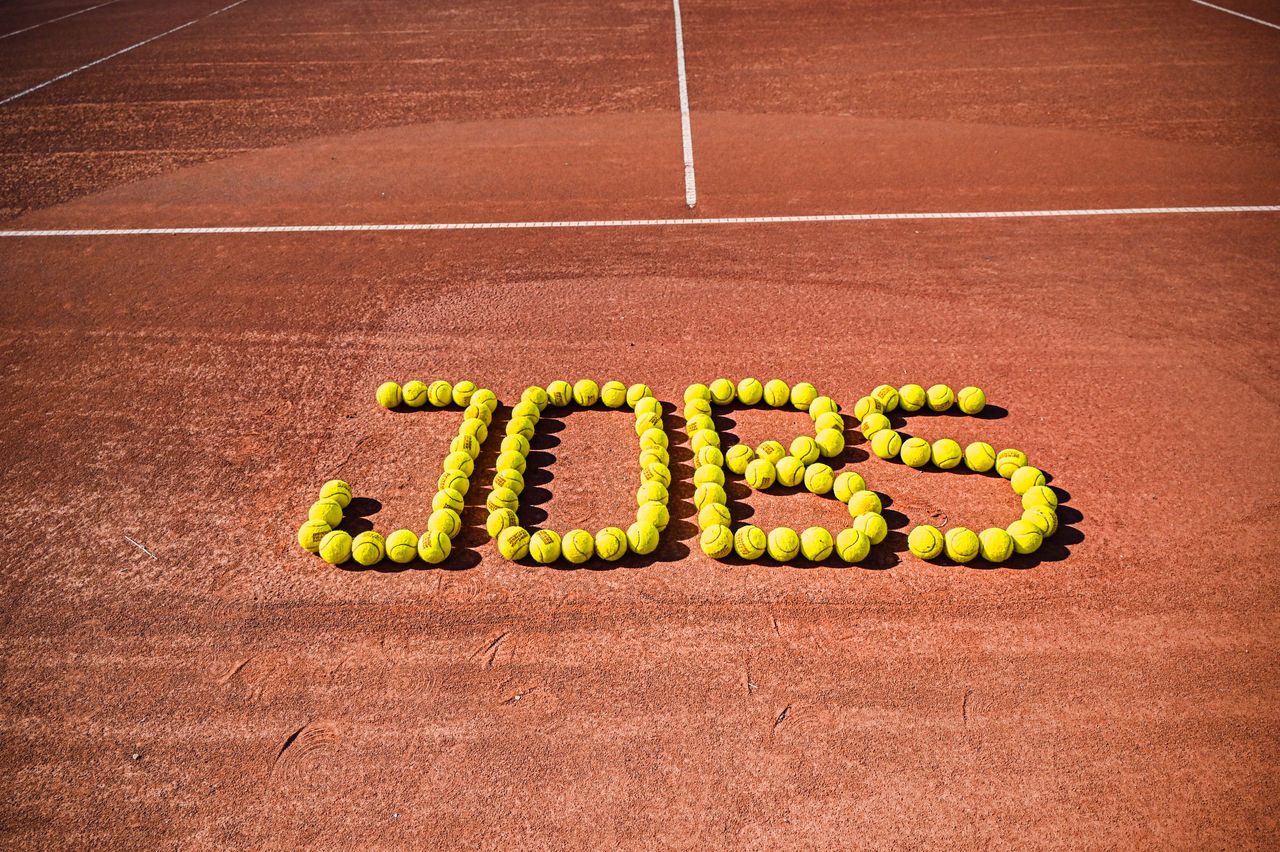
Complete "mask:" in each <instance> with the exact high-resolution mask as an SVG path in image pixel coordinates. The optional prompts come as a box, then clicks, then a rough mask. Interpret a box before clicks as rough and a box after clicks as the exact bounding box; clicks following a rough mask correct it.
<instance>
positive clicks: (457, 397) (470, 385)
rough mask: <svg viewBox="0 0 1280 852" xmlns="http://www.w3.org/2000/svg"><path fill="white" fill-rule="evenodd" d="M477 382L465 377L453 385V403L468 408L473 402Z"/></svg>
mask: <svg viewBox="0 0 1280 852" xmlns="http://www.w3.org/2000/svg"><path fill="white" fill-rule="evenodd" d="M475 393H476V383H475V382H472V381H468V380H466V379H463V380H462V381H460V382H458V383H457V384H456V385H454V386H453V394H452V396H453V404H454V405H457V406H459V407H461V408H466V407H467V405H469V404H470V403H471V397H473V396H475Z"/></svg>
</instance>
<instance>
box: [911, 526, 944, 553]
mask: <svg viewBox="0 0 1280 852" xmlns="http://www.w3.org/2000/svg"><path fill="white" fill-rule="evenodd" d="M944 545H945V542H944V541H943V538H942V533H940V532H938V528H937V527H931V526H929V525H928V524H921V525H920V526H918V527H916V528H915V529H913V530H912V531H911V532H910V533H909V534H908V535H907V549H909V550H910V551H911V552H912V553H913V554H915V555H916V556H918V557H920V558H921V559H932V558H934V557H935V556H937V555H938V554H939V553H941V552H942V548H943V546H944Z"/></svg>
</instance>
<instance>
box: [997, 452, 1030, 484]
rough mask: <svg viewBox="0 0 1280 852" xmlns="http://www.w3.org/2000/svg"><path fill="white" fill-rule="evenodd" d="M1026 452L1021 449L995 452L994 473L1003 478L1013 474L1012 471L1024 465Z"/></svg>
mask: <svg viewBox="0 0 1280 852" xmlns="http://www.w3.org/2000/svg"><path fill="white" fill-rule="evenodd" d="M1026 463H1027V454H1026V453H1024V452H1022V451H1021V450H1013V449H1009V450H1001V451H1000V452H999V453H997V454H996V473H998V474H1000V475H1001V476H1003V477H1004V478H1005V479H1008V478H1009V477H1011V476H1013V473H1014V471H1016V470H1017V469H1018V468H1020V467H1023V466H1025V465H1026Z"/></svg>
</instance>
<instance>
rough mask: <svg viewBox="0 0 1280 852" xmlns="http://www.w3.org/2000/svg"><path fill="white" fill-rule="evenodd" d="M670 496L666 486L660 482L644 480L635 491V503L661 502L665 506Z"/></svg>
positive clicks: (638, 504) (639, 504) (640, 504)
mask: <svg viewBox="0 0 1280 852" xmlns="http://www.w3.org/2000/svg"><path fill="white" fill-rule="evenodd" d="M670 497H671V495H670V494H669V493H668V492H667V486H665V485H663V484H662V483H661V482H646V483H644V484H643V485H641V486H640V488H639V489H637V491H636V505H637V506H643V505H644V504H645V503H661V504H662V505H664V506H665V505H666V504H667V500H669V499H670Z"/></svg>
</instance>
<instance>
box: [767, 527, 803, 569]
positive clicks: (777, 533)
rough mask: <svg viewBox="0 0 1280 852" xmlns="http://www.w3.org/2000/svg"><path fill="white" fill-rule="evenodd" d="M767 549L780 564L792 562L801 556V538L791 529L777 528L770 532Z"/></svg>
mask: <svg viewBox="0 0 1280 852" xmlns="http://www.w3.org/2000/svg"><path fill="white" fill-rule="evenodd" d="M766 549H767V550H768V551H769V555H770V556H771V557H773V558H774V559H776V560H778V561H779V562H790V561H791V560H792V559H795V558H796V557H797V556H798V555H800V536H798V535H796V531H795V530H793V529H791V527H775V528H774V529H771V530H769V536H768V544H767V547H766Z"/></svg>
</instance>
